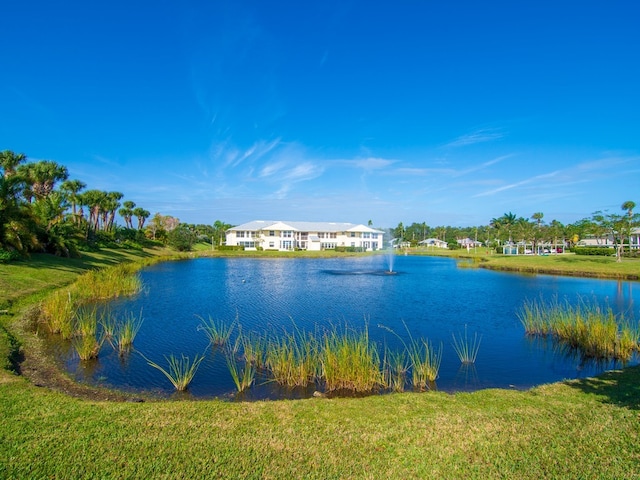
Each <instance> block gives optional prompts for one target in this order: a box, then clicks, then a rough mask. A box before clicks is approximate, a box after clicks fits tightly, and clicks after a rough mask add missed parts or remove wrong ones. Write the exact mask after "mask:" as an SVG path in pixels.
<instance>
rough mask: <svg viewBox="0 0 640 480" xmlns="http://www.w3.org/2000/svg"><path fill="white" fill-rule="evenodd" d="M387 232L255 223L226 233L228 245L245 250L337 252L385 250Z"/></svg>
mask: <svg viewBox="0 0 640 480" xmlns="http://www.w3.org/2000/svg"><path fill="white" fill-rule="evenodd" d="M383 236H384V232H383V231H381V230H376V229H375V228H371V227H367V226H365V225H361V224H354V223H340V222H291V221H268V220H254V221H252V222H249V223H243V224H242V225H238V226H237V227H232V228H230V229H229V230H227V231H226V238H227V241H226V245H228V246H241V247H244V249H245V250H257V249H258V248H262V249H264V250H279V251H286V250H310V251H320V250H334V249H336V248H337V247H346V248H349V247H353V248H355V249H358V250H364V251H375V250H381V249H382V248H383Z"/></svg>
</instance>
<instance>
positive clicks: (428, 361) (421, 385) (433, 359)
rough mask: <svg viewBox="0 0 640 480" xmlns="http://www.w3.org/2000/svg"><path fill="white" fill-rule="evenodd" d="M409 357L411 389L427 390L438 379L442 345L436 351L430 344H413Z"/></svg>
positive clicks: (422, 342) (423, 341)
mask: <svg viewBox="0 0 640 480" xmlns="http://www.w3.org/2000/svg"><path fill="white" fill-rule="evenodd" d="M409 356H410V358H411V365H412V368H411V381H412V384H413V388H415V389H418V390H428V389H429V387H430V385H432V384H433V383H434V382H435V381H436V379H437V378H438V374H439V372H440V364H441V363H442V343H440V347H439V348H438V349H437V350H436V349H435V348H434V347H433V345H432V344H431V342H429V341H428V340H422V341H421V344H417V343H413V344H412V346H411V349H410V353H409Z"/></svg>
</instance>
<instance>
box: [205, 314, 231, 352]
mask: <svg viewBox="0 0 640 480" xmlns="http://www.w3.org/2000/svg"><path fill="white" fill-rule="evenodd" d="M198 318H199V319H200V320H201V321H202V323H201V324H200V325H198V331H203V332H204V333H205V335H207V338H209V343H211V345H213V346H214V347H216V346H217V347H220V346H223V345H225V344H226V343H227V342H228V341H229V339H230V338H231V334H232V333H233V329H234V328H235V325H236V323H237V321H238V318H237V317H236V319H235V320H234V321H233V322H231V323H230V324H228V325H227V324H226V323H225V322H224V320H216V319H214V318H212V317H209V318H208V319H207V320H205V319H204V318H202V317H198Z"/></svg>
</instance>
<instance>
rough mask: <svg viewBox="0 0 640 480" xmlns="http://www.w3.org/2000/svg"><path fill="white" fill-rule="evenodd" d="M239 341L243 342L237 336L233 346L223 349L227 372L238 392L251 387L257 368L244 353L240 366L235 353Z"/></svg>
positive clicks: (236, 352)
mask: <svg viewBox="0 0 640 480" xmlns="http://www.w3.org/2000/svg"><path fill="white" fill-rule="evenodd" d="M241 343H243V342H242V340H241V339H240V338H238V340H237V342H236V344H235V346H234V348H227V349H226V350H225V358H226V360H227V367H228V368H229V373H230V374H231V378H232V379H233V383H234V384H235V386H236V389H237V390H238V392H239V393H242V392H244V391H245V390H247V389H249V388H251V385H253V383H254V382H255V380H256V369H257V368H256V364H255V363H254V362H252V361H251V360H250V359H249V358H247V356H246V355H244V356H243V358H242V361H243V362H244V365H243V366H240V361H241V360H239V359H238V356H237V355H238V350H239V347H240V344H241Z"/></svg>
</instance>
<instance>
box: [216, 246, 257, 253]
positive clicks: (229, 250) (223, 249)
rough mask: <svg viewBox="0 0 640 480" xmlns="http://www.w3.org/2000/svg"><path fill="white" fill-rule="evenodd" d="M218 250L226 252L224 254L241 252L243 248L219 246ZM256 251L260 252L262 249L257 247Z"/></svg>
mask: <svg viewBox="0 0 640 480" xmlns="http://www.w3.org/2000/svg"><path fill="white" fill-rule="evenodd" d="M217 249H218V250H221V251H226V252H241V251H243V250H244V247H243V246H241V245H220V246H219V247H218V248H217ZM257 250H259V251H262V250H263V248H262V247H258V248H257Z"/></svg>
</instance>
